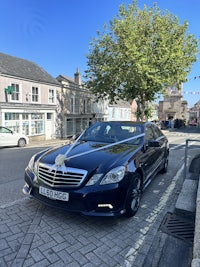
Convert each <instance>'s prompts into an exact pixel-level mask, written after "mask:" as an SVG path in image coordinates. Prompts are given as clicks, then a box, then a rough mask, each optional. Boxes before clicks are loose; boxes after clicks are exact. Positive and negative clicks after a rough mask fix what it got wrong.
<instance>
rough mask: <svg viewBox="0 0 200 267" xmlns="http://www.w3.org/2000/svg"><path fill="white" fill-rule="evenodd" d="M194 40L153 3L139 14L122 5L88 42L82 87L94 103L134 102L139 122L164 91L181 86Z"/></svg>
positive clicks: (195, 45)
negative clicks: (89, 94) (107, 100)
mask: <svg viewBox="0 0 200 267" xmlns="http://www.w3.org/2000/svg"><path fill="white" fill-rule="evenodd" d="M197 53H198V40H197V39H196V38H195V36H194V35H193V34H190V33H188V23H187V22H186V21H184V22H183V24H180V23H179V19H178V18H177V17H176V16H175V15H172V14H170V13H169V11H167V10H165V11H162V10H161V9H160V8H159V7H158V6H157V4H156V3H155V4H154V5H153V7H150V8H147V6H146V5H144V8H143V9H140V8H139V7H138V5H137V1H136V0H134V1H133V2H132V3H131V4H130V5H128V7H127V8H126V6H125V5H124V4H122V5H121V6H120V7H119V13H118V14H117V16H116V17H114V18H113V19H112V20H111V21H110V23H109V26H108V27H107V26H106V25H105V26H104V28H103V32H102V33H101V32H97V37H96V38H93V39H92V40H91V42H90V46H89V53H88V55H87V66H88V67H87V70H86V71H85V78H86V86H87V87H88V88H90V89H91V91H92V92H93V93H94V95H95V96H96V98H97V99H102V98H107V99H109V101H110V102H114V101H116V100H118V99H123V100H127V101H132V100H133V99H136V100H137V103H138V114H137V115H138V119H145V118H148V116H149V108H148V105H147V102H149V101H153V100H154V99H155V97H156V95H158V94H162V93H164V88H166V87H169V86H174V85H177V86H179V85H181V83H182V82H184V81H186V76H187V75H188V73H189V72H190V71H191V67H192V64H193V63H194V62H195V61H196V60H197Z"/></svg>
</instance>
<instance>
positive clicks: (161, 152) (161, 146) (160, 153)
mask: <svg viewBox="0 0 200 267" xmlns="http://www.w3.org/2000/svg"><path fill="white" fill-rule="evenodd" d="M152 129H153V132H154V138H155V141H156V142H158V146H157V147H156V156H155V158H156V164H155V168H159V166H160V164H161V163H162V162H163V158H164V157H165V155H166V148H167V144H166V142H167V140H166V138H165V136H164V135H163V134H162V132H161V131H160V129H159V128H158V127H157V126H156V125H152Z"/></svg>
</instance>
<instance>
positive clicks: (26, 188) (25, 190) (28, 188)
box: [22, 184, 31, 195]
mask: <svg viewBox="0 0 200 267" xmlns="http://www.w3.org/2000/svg"><path fill="white" fill-rule="evenodd" d="M22 192H23V193H24V194H25V195H30V192H31V187H30V186H29V185H28V184H25V185H24V187H23V189H22Z"/></svg>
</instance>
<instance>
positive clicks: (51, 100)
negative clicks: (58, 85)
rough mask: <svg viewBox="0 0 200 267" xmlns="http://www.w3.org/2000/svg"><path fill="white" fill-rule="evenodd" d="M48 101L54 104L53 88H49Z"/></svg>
mask: <svg viewBox="0 0 200 267" xmlns="http://www.w3.org/2000/svg"><path fill="white" fill-rule="evenodd" d="M49 103H50V104H55V90H54V89H49Z"/></svg>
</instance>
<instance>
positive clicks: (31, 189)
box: [23, 169, 126, 216]
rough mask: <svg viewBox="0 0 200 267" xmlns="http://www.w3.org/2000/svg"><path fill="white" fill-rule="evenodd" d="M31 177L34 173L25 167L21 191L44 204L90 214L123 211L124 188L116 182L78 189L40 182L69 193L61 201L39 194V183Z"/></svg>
mask: <svg viewBox="0 0 200 267" xmlns="http://www.w3.org/2000/svg"><path fill="white" fill-rule="evenodd" d="M33 178H34V174H33V173H31V172H30V171H29V170H28V169H26V171H25V182H26V184H25V186H24V188H23V193H25V194H28V195H30V196H32V197H34V198H35V199H37V200H39V201H40V202H42V203H43V204H45V205H48V206H51V207H56V208H60V209H63V210H66V211H72V212H79V213H82V214H85V215H90V216H120V215H122V214H123V213H125V210H124V205H125V198H126V190H125V188H124V187H123V186H120V185H119V184H118V183H116V184H109V185H98V186H96V185H95V186H94V185H92V186H85V187H82V188H80V189H70V188H68V189H66V188H52V187H49V186H47V185H44V184H42V186H43V187H46V188H49V189H52V190H58V191H61V192H67V193H69V200H68V201H61V200H54V199H51V198H48V197H46V196H43V195H41V194H40V193H39V185H38V184H37V183H35V182H33Z"/></svg>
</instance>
